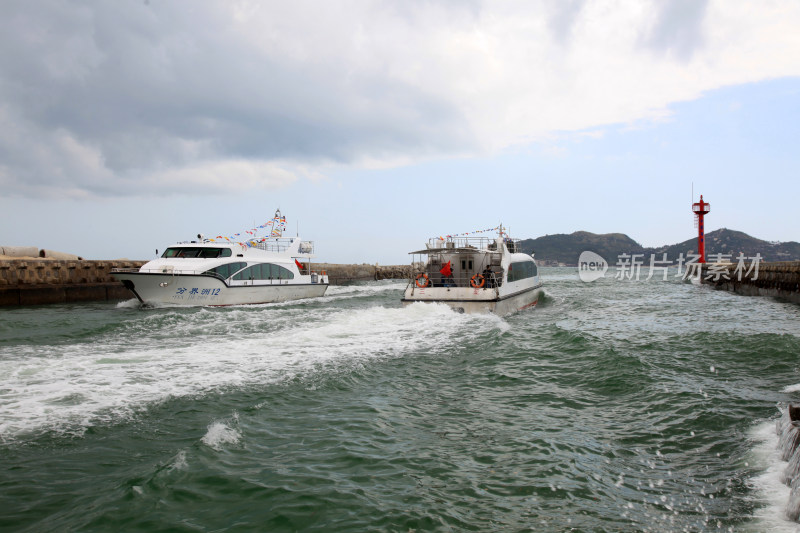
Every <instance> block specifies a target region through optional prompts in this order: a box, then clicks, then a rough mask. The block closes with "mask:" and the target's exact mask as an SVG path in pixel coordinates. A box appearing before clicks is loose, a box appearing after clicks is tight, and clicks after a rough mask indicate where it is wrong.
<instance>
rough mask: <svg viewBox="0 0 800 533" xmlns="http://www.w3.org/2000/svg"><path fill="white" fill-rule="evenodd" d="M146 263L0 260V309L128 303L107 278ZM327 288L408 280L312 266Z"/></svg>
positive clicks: (383, 269)
mask: <svg viewBox="0 0 800 533" xmlns="http://www.w3.org/2000/svg"><path fill="white" fill-rule="evenodd" d="M145 262H146V261H128V260H111V261H85V260H84V261H73V260H47V259H8V260H0V306H15V305H42V304H52V303H69V302H85V301H98V300H128V299H130V298H132V297H133V295H132V294H131V293H130V292H129V291H128V290H127V289H126V288H125V287H123V286H122V283H121V282H119V281H115V280H114V279H113V278H112V277H111V270H112V269H115V268H139V267H141V266H142V265H143V264H144V263H145ZM312 268H313V269H314V270H315V271H316V272H321V271H325V272H326V274H327V276H328V278H329V283H330V284H331V285H342V284H346V283H352V282H354V281H371V280H380V279H408V278H410V277H411V267H410V266H402V265H401V266H396V265H393V266H378V265H367V264H362V265H335V264H330V263H314V264H313V265H312Z"/></svg>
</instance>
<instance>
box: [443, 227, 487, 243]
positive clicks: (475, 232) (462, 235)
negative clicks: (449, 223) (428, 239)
mask: <svg viewBox="0 0 800 533" xmlns="http://www.w3.org/2000/svg"><path fill="white" fill-rule="evenodd" d="M499 229H500V226H495V227H493V228H488V229H479V230H475V231H468V232H466V233H454V234H453V235H445V236H444V237H442V236H439V240H440V241H444V240H447V239H451V238H453V237H464V236H466V235H475V234H477V233H488V232H490V231H497V230H499Z"/></svg>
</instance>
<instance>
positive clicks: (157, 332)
mask: <svg viewBox="0 0 800 533" xmlns="http://www.w3.org/2000/svg"><path fill="white" fill-rule="evenodd" d="M542 275H543V281H544V282H545V284H546V293H547V297H546V298H545V299H544V301H543V302H541V303H540V305H539V306H538V307H537V308H536V309H535V310H531V311H525V312H521V313H518V314H515V315H512V316H509V317H506V318H504V319H499V318H497V317H493V316H474V315H472V316H471V315H461V314H456V313H453V312H451V311H450V310H449V309H447V308H446V307H441V306H433V305H415V306H412V307H408V308H401V307H400V303H399V300H400V296H401V290H402V288H403V287H404V284H400V283H397V282H376V283H371V284H365V285H360V286H352V287H334V288H332V289H331V290H330V293H329V295H328V296H326V297H325V298H321V299H316V300H311V301H306V302H301V303H292V304H284V305H265V306H252V307H238V308H221V309H217V308H209V309H202V308H200V309H175V308H172V309H169V308H167V309H139V308H137V307H135V306H133V305H132V302H131V304H128V305H121V306H117V305H114V304H105V303H103V304H87V305H72V306H68V305H63V306H52V307H41V308H25V309H8V308H6V309H2V310H0V465H1V466H2V474H1V475H0V529H1V530H4V531H117V530H124V531H398V532H400V531H402V532H407V531H414V530H416V531H428V530H437V531H797V530H798V525H797V524H795V523H792V522H789V521H787V520H786V519H785V518H784V516H783V509H784V507H785V504H786V501H787V498H788V488H786V487H783V486H782V485H780V483H779V482H778V481H777V478H778V472H779V469H780V468H782V467H781V465H780V461H779V459H778V458H777V456H776V453H775V451H774V448H775V444H776V443H777V436H776V435H775V431H774V421H775V420H776V419H777V417H778V415H779V411H778V407H779V406H780V405H782V404H784V403H785V402H788V401H791V400H796V399H798V395H799V394H800V393H799V392H798V390H800V387H798V386H797V385H798V384H800V374H799V373H798V363H800V357H799V356H800V321H798V319H799V318H800V307H798V306H796V305H792V304H786V303H781V302H777V301H774V300H770V299H764V298H745V297H740V296H736V295H731V294H727V293H722V292H716V291H712V290H710V289H708V288H706V287H698V286H694V285H692V284H689V283H681V282H674V281H668V282H664V281H655V280H651V281H648V282H645V281H640V282H635V281H628V282H622V281H617V280H614V279H604V280H600V281H597V282H595V283H592V284H584V283H582V282H581V281H579V280H578V277H577V274H576V272H575V271H574V269H542Z"/></svg>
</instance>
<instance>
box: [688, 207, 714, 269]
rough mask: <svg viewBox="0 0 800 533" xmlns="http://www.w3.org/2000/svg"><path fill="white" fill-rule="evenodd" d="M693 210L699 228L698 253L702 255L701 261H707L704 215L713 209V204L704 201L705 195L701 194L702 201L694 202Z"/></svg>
mask: <svg viewBox="0 0 800 533" xmlns="http://www.w3.org/2000/svg"><path fill="white" fill-rule="evenodd" d="M692 211H693V212H694V225H695V227H696V228H697V255H699V256H700V260H699V262H700V263H705V262H706V232H705V226H703V215H706V214H708V213H709V212H710V211H711V204H709V203H708V202H704V201H703V195H702V194H701V195H700V201H699V202H695V203H693V204H692Z"/></svg>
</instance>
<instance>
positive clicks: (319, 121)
mask: <svg viewBox="0 0 800 533" xmlns="http://www.w3.org/2000/svg"><path fill="white" fill-rule="evenodd" d="M224 6H225V4H224V3H223V4H206V3H202V4H201V3H198V2H161V1H157V0H154V1H152V2H150V3H148V4H145V3H142V2H115V3H107V2H105V3H104V2H98V3H88V4H85V3H71V2H62V1H60V0H57V1H52V2H49V3H48V4H47V5H43V4H42V3H41V2H37V3H35V4H31V3H28V2H16V3H13V4H11V5H7V6H5V11H6V13H5V15H6V16H4V18H3V19H2V21H1V22H0V35H2V37H0V39H2V52H0V72H2V78H3V80H4V83H2V84H1V85H0V100H1V101H2V103H3V105H2V108H0V109H1V110H2V111H0V120H2V125H3V128H4V129H5V130H7V131H8V130H12V131H13V134H8V133H7V134H5V135H2V134H0V161H2V163H0V183H2V184H3V186H4V187H5V188H6V190H7V191H9V192H11V193H14V192H16V193H17V194H25V195H28V194H34V193H35V191H39V192H41V191H43V190H44V189H45V188H50V187H52V190H53V191H58V194H64V193H70V191H72V192H75V191H81V190H82V191H84V192H89V193H93V194H101V195H104V194H114V193H116V192H119V193H125V194H130V193H132V192H135V191H136V190H137V178H138V177H140V176H143V175H147V174H148V173H151V172H156V171H163V170H167V169H170V168H178V167H181V166H184V165H190V164H195V163H197V162H198V161H203V160H207V161H214V160H223V159H236V158H242V159H254V160H260V161H271V160H282V161H302V162H305V163H308V162H317V163H320V162H326V161H329V162H342V163H346V162H350V161H353V160H355V159H357V158H359V157H364V156H365V155H367V156H370V157H380V156H381V155H384V154H390V155H391V154H402V153H405V152H408V151H416V152H423V153H424V152H426V151H430V152H431V153H436V152H440V151H445V152H447V151H457V150H459V149H463V147H464V146H468V145H469V144H470V143H472V142H473V141H472V140H471V139H470V138H469V133H468V131H469V129H468V128H467V127H465V124H463V119H462V117H460V115H459V112H458V110H457V108H456V107H455V106H453V105H452V104H451V103H450V102H448V101H446V100H444V99H442V98H441V97H438V96H435V95H433V94H429V93H427V92H426V91H425V89H424V88H423V87H415V86H412V85H409V84H404V83H403V82H402V81H401V80H392V79H391V78H387V77H386V76H385V75H384V73H383V72H381V71H380V69H379V68H378V69H377V70H376V69H375V65H374V64H369V65H366V66H364V67H359V66H357V65H356V66H353V65H347V64H329V65H322V64H319V62H317V61H315V58H313V57H312V58H309V60H308V61H303V60H299V61H298V60H297V59H296V58H286V57H283V56H281V55H280V54H279V53H276V52H275V51H274V50H264V49H259V47H258V46H254V45H253V42H252V40H250V41H248V39H247V38H246V37H245V36H242V35H239V34H238V33H237V31H236V30H237V28H236V27H235V24H234V23H233V22H232V20H231V17H230V13H229V12H227V11H226V10H225V9H224ZM280 17H281V13H275V15H274V17H271V16H270V14H269V13H267V14H266V16H263V14H262V20H263V21H266V22H267V23H268V24H270V26H269V27H267V28H265V29H264V31H265V32H266V33H268V32H269V31H271V30H272V29H274V27H279V26H280V20H279V19H280ZM334 23H335V21H334ZM334 31H335V30H334ZM280 37H283V36H280ZM295 38H296V39H298V42H297V43H296V44H297V46H298V47H300V46H302V45H303V43H302V36H296V37H295ZM279 45H280V46H278V47H277V50H278V51H280V50H281V49H282V48H283V49H291V48H292V43H291V42H285V41H284V42H282V43H279ZM377 66H378V67H379V66H380V65H377ZM432 124H436V127H426V125H432ZM163 186H165V187H168V184H163Z"/></svg>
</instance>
